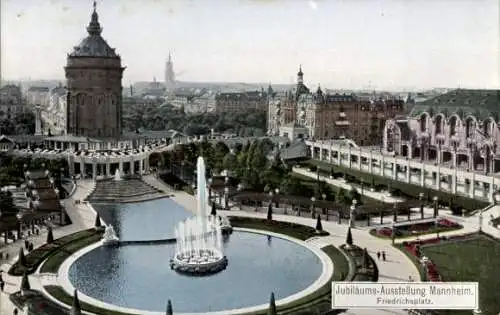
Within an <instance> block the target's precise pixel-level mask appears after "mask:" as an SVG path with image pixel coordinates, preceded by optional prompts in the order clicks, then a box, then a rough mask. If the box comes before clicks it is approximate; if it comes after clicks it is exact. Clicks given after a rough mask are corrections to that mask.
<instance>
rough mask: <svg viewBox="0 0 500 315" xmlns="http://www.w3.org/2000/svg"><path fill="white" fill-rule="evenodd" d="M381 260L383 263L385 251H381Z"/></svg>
mask: <svg viewBox="0 0 500 315" xmlns="http://www.w3.org/2000/svg"><path fill="white" fill-rule="evenodd" d="M382 260H383V261H385V251H382Z"/></svg>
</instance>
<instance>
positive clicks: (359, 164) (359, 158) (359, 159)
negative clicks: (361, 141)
mask: <svg viewBox="0 0 500 315" xmlns="http://www.w3.org/2000/svg"><path fill="white" fill-rule="evenodd" d="M358 166H359V170H361V167H362V163H361V148H359V155H358Z"/></svg>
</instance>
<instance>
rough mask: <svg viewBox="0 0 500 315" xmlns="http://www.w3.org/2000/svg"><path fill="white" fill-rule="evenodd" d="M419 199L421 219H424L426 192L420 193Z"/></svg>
mask: <svg viewBox="0 0 500 315" xmlns="http://www.w3.org/2000/svg"><path fill="white" fill-rule="evenodd" d="M418 200H420V219H422V220H423V219H424V193H423V192H421V193H419V194H418Z"/></svg>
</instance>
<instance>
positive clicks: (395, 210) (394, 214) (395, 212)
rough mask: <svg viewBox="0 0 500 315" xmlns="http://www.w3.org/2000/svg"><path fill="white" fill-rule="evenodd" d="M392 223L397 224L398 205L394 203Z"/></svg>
mask: <svg viewBox="0 0 500 315" xmlns="http://www.w3.org/2000/svg"><path fill="white" fill-rule="evenodd" d="M392 221H393V222H398V203H397V202H395V203H394V207H393V209H392Z"/></svg>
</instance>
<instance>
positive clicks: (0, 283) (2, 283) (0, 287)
mask: <svg viewBox="0 0 500 315" xmlns="http://www.w3.org/2000/svg"><path fill="white" fill-rule="evenodd" d="M4 289H5V281H3V280H2V281H0V292H3V290H4Z"/></svg>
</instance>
